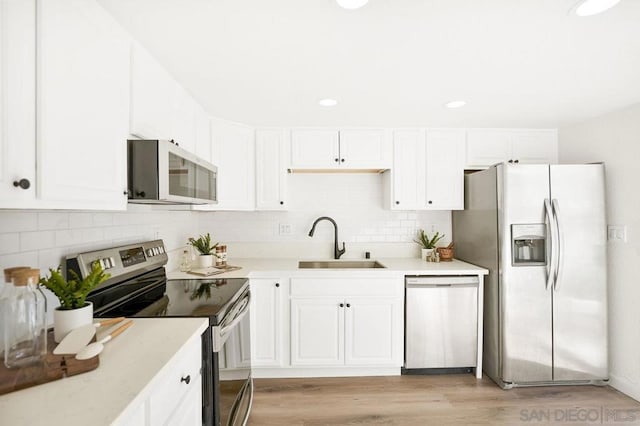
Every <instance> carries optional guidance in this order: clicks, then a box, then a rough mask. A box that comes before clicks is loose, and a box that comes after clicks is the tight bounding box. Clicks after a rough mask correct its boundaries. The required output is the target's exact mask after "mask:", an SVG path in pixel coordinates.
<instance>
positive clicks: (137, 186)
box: [127, 140, 218, 204]
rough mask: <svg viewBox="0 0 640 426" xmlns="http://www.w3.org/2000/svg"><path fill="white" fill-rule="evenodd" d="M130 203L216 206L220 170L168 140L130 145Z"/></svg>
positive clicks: (138, 141) (128, 175)
mask: <svg viewBox="0 0 640 426" xmlns="http://www.w3.org/2000/svg"><path fill="white" fill-rule="evenodd" d="M127 157H128V165H127V178H128V179H127V180H128V192H129V194H128V198H129V202H130V203H139V204H212V203H217V175H218V168H217V167H216V166H214V165H213V164H211V163H209V162H208V161H205V160H203V159H201V158H198V157H197V156H196V155H194V154H191V153H190V152H188V151H185V150H184V149H182V148H180V147H179V146H178V145H177V144H175V143H174V142H173V141H167V140H128V141H127Z"/></svg>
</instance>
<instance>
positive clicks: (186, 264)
mask: <svg viewBox="0 0 640 426" xmlns="http://www.w3.org/2000/svg"><path fill="white" fill-rule="evenodd" d="M190 270H191V254H189V250H188V249H186V248H185V249H184V250H182V258H181V259H180V271H181V272H189V271H190Z"/></svg>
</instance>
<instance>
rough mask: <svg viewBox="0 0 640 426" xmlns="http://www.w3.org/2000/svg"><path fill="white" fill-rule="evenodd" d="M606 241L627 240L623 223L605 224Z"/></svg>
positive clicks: (624, 241)
mask: <svg viewBox="0 0 640 426" xmlns="http://www.w3.org/2000/svg"><path fill="white" fill-rule="evenodd" d="M607 241H617V242H621V243H626V242H627V227H626V226H625V225H607Z"/></svg>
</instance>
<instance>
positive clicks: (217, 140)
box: [195, 118, 255, 210]
mask: <svg viewBox="0 0 640 426" xmlns="http://www.w3.org/2000/svg"><path fill="white" fill-rule="evenodd" d="M211 134H212V148H213V158H212V160H213V164H215V165H216V166H218V204H213V205H210V206H200V207H198V206H196V207H195V208H196V209H198V210H253V209H254V208H255V145H254V132H253V129H251V128H250V127H246V126H243V125H240V124H236V123H232V122H229V121H226V120H220V119H217V118H214V119H212V120H211Z"/></svg>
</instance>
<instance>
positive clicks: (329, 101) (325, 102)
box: [318, 98, 338, 107]
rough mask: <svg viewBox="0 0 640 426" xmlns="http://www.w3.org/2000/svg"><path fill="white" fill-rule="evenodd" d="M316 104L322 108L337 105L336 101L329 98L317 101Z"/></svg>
mask: <svg viewBox="0 0 640 426" xmlns="http://www.w3.org/2000/svg"><path fill="white" fill-rule="evenodd" d="M318 103H319V104H320V105H322V106H323V107H332V106H336V105H338V101H336V100H335V99H329V98H327V99H320V100H319V101H318Z"/></svg>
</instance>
